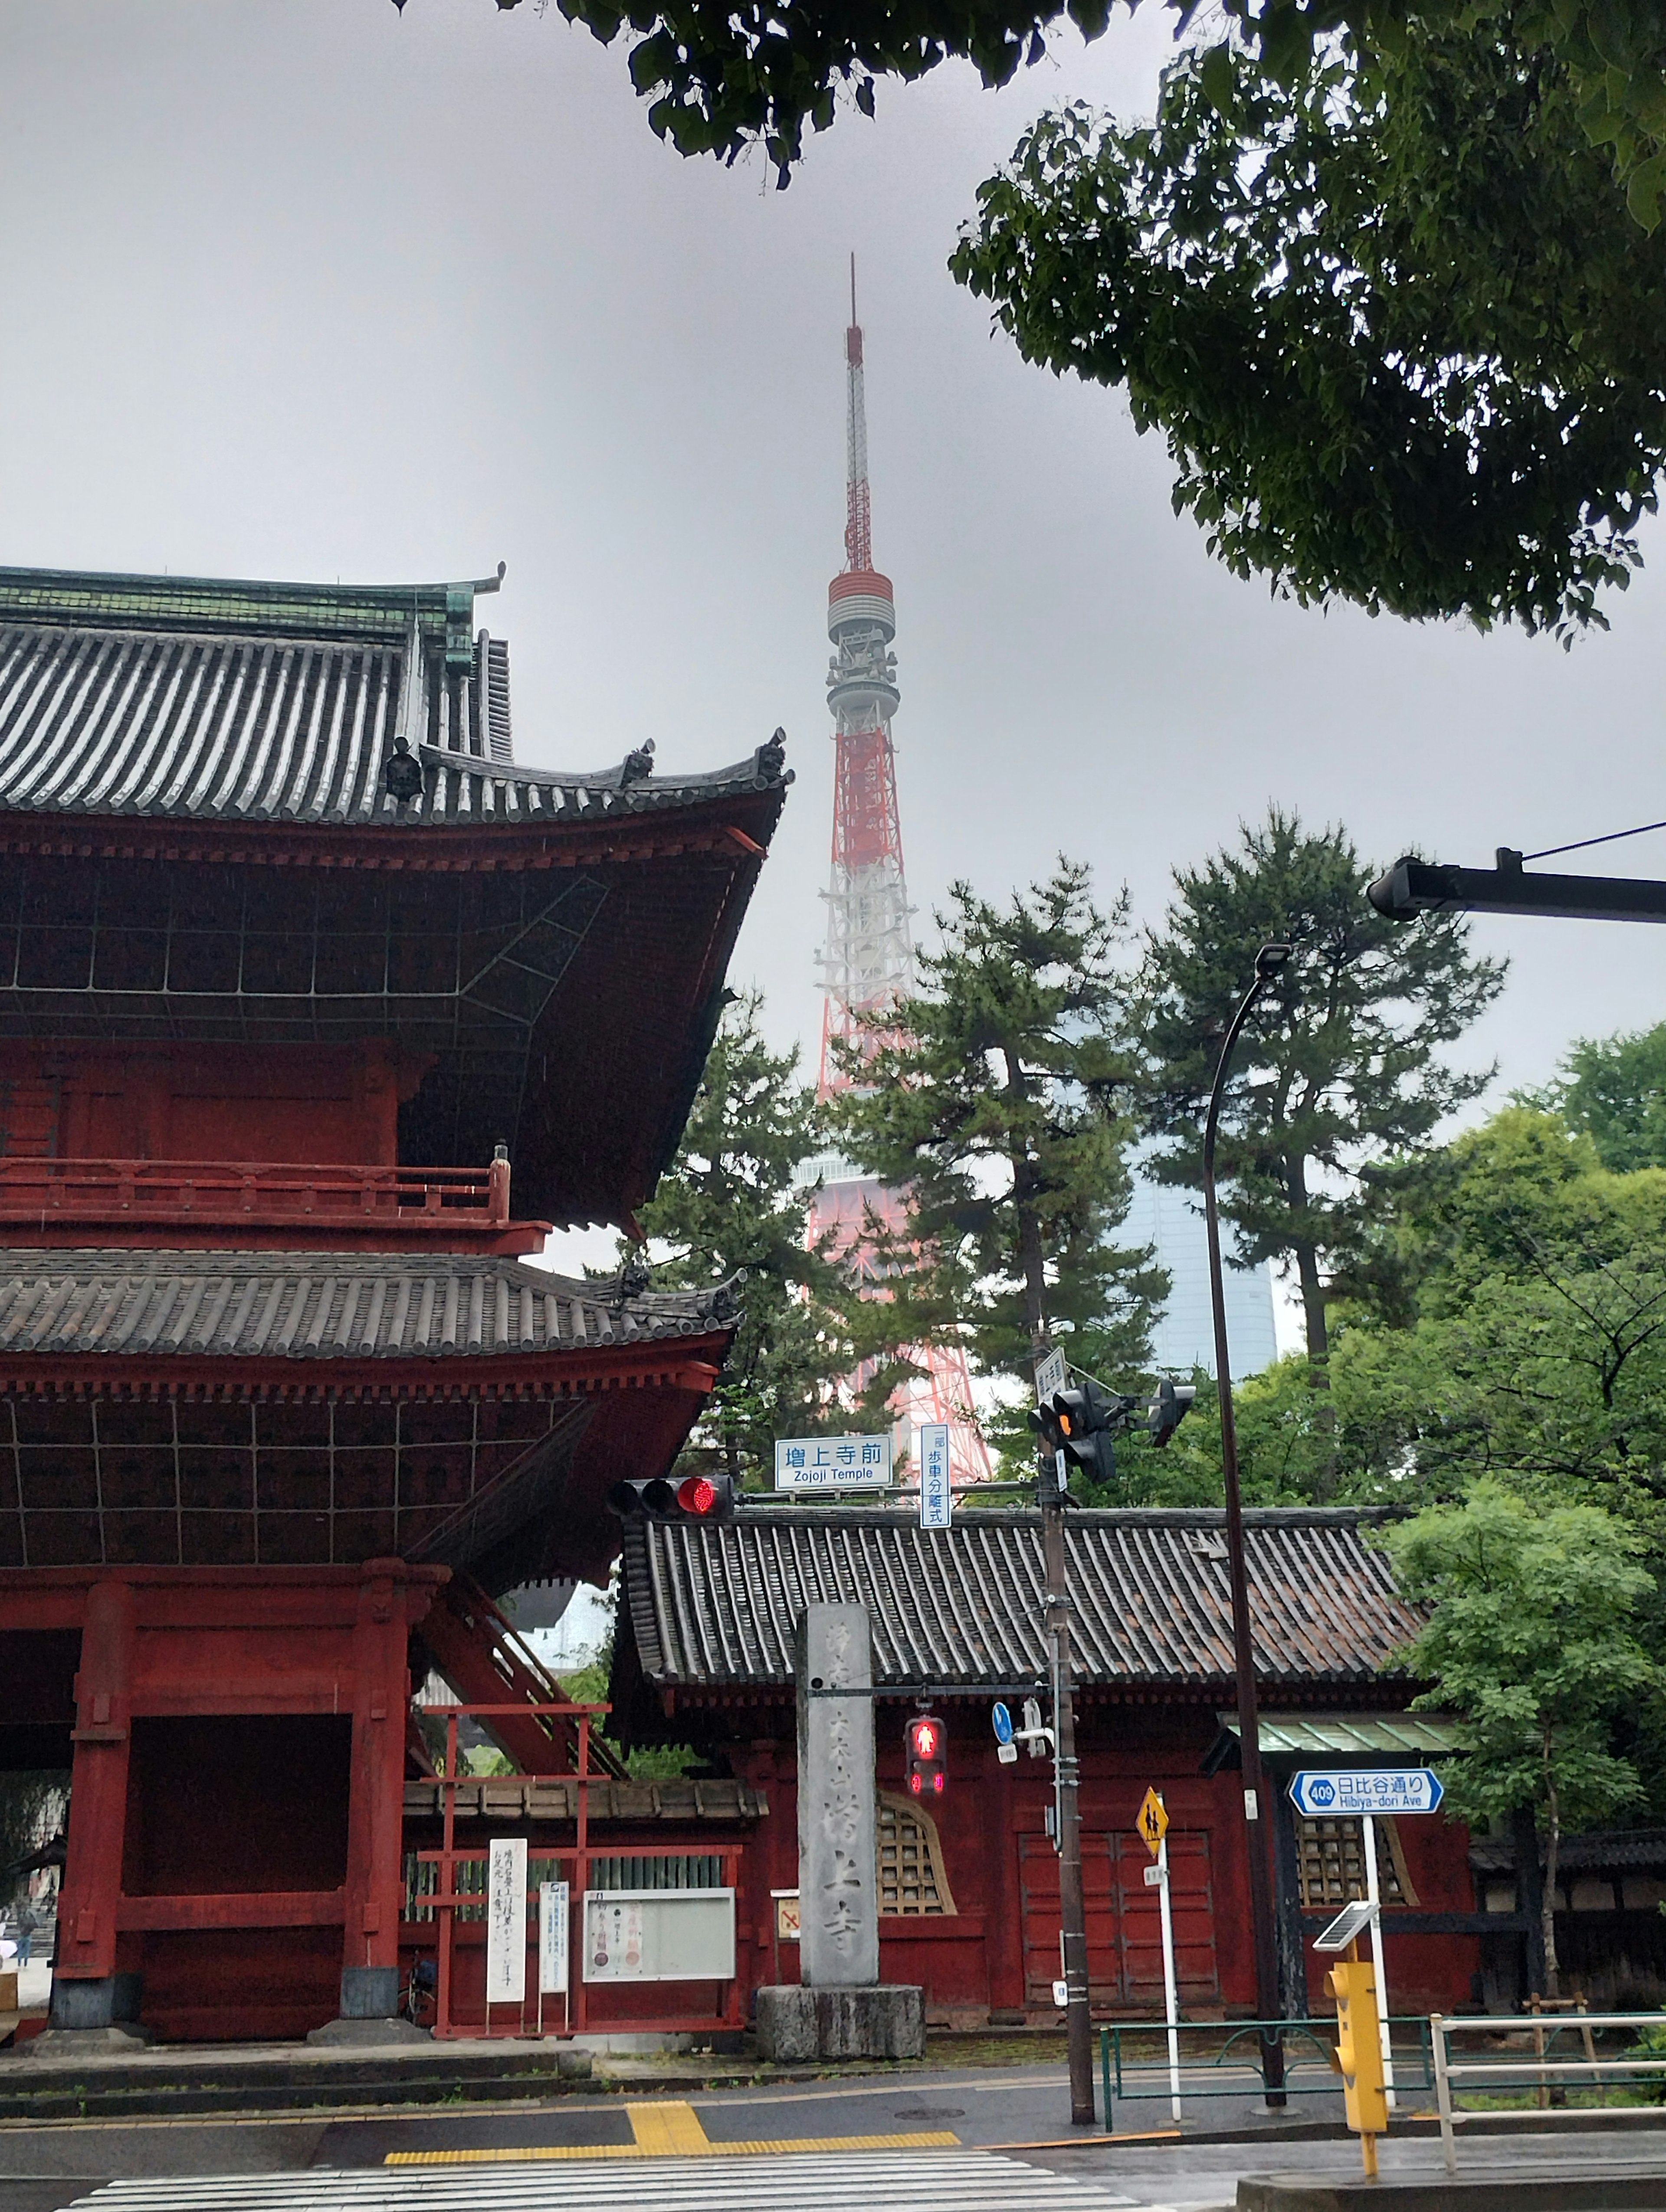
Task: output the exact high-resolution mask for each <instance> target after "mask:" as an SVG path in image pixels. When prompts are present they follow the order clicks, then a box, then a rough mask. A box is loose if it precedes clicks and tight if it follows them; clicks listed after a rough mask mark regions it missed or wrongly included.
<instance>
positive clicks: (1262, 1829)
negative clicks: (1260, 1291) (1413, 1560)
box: [1203, 945, 1293, 2106]
mask: <svg viewBox="0 0 1666 2212" xmlns="http://www.w3.org/2000/svg"><path fill="white" fill-rule="evenodd" d="M1292 950H1293V947H1292V946H1290V945H1262V948H1261V950H1260V951H1259V952H1257V953H1256V980H1255V981H1254V982H1253V983H1251V985H1250V986H1249V989H1248V990H1247V991H1246V992H1245V993H1244V994H1243V998H1242V999H1241V1000H1239V1002H1238V1007H1237V1012H1236V1013H1235V1014H1234V1015H1233V1016H1232V1018H1231V1022H1230V1023H1229V1024H1228V1025H1227V1030H1226V1035H1225V1037H1224V1038H1223V1039H1222V1041H1221V1047H1220V1059H1219V1062H1218V1064H1217V1066H1216V1068H1215V1079H1214V1083H1213V1087H1212V1088H1211V1090H1210V1092H1209V1111H1208V1116H1207V1120H1206V1121H1205V1122H1204V1125H1203V1212H1204V1218H1205V1220H1206V1222H1207V1225H1208V1231H1209V1291H1210V1297H1211V1299H1212V1301H1213V1306H1214V1322H1215V1388H1216V1389H1217V1391H1218V1393H1219V1400H1220V1461H1221V1472H1222V1474H1223V1475H1224V1476H1225V1491H1226V1565H1227V1573H1228V1577H1229V1578H1230V1580H1231V1589H1232V1654H1233V1658H1234V1660H1235V1662H1236V1665H1237V1710H1238V1737H1239V1741H1240V1742H1241V1743H1242V1745H1243V1819H1244V1831H1245V1833H1244V1842H1245V1845H1246V1848H1247V1851H1248V1856H1249V1919H1250V1926H1251V1929H1253V1931H1254V1936H1255V1945H1256V2012H1257V2013H1258V2014H1259V2015H1260V2016H1261V2018H1262V2020H1263V2021H1273V2020H1278V2019H1280V2018H1281V2017H1282V2011H1281V2008H1280V2000H1279V1959H1278V1946H1277V1942H1276V1939H1275V1936H1274V1907H1273V1877H1272V1868H1271V1865H1270V1863H1269V1861H1268V1849H1269V1846H1270V1842H1271V1838H1270V1835H1269V1830H1270V1828H1271V1826H1272V1821H1271V1811H1272V1807H1271V1801H1270V1800H1269V1799H1268V1795H1267V1790H1266V1786H1265V1784H1264V1782H1263V1779H1262V1764H1261V1729H1260V1723H1259V1717H1258V1710H1257V1705H1256V1653H1255V1644H1254V1641H1253V1637H1254V1625H1253V1623H1252V1621H1251V1620H1250V1616H1249V1576H1248V1573H1247V1571H1246V1569H1245V1565H1244V1557H1243V1499H1242V1498H1241V1497H1240V1495H1239V1492H1238V1447H1237V1427H1236V1425H1235V1423H1234V1421H1233V1418H1232V1370H1231V1361H1230V1358H1229V1357H1228V1352H1227V1345H1226V1285H1225V1278H1224V1277H1223V1275H1222V1273H1221V1265H1220V1214H1219V1208H1218V1207H1217V1206H1216V1203H1215V1137H1216V1133H1217V1131H1218V1128H1219V1121H1220V1102H1221V1099H1222V1097H1223V1096H1224V1094H1225V1089H1226V1082H1227V1078H1228V1076H1229V1075H1230V1074H1231V1064H1232V1050H1233V1048H1234V1046H1236V1044H1237V1041H1238V1037H1239V1036H1240V1034H1241V1032H1242V1030H1243V1025H1244V1024H1245V1022H1247V1021H1248V1020H1249V1013H1250V1010H1251V1008H1252V1007H1253V1006H1255V1003H1256V1000H1257V999H1259V998H1260V996H1261V994H1262V992H1263V991H1264V990H1265V989H1266V988H1267V986H1268V984H1269V983H1270V982H1272V981H1274V978H1275V977H1276V976H1277V975H1280V974H1281V973H1282V972H1283V970H1284V969H1285V967H1286V964H1287V963H1288V962H1289V959H1290V957H1291V954H1292ZM1261 2046H1262V2051H1261V2057H1262V2086H1263V2088H1264V2090H1265V2093H1266V2097H1267V2101H1268V2105H1271V2106H1281V2105H1283V2104H1284V2102H1285V2090H1284V2044H1283V2040H1282V2039H1281V2038H1280V2035H1279V2033H1278V2031H1277V2030H1276V2029H1274V2028H1268V2027H1263V2028H1262V2033H1261Z"/></svg>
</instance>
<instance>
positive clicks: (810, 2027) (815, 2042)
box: [757, 1982, 926, 2064]
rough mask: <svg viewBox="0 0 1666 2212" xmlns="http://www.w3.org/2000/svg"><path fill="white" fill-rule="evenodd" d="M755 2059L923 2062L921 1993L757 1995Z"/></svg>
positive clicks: (892, 1987)
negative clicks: (861, 2059)
mask: <svg viewBox="0 0 1666 2212" xmlns="http://www.w3.org/2000/svg"><path fill="white" fill-rule="evenodd" d="M757 2055H758V2057H760V2058H768V2059H772V2060H774V2061H775V2062H776V2063H778V2064H784V2063H789V2062H796V2063H800V2064H802V2063H805V2062H806V2061H815V2060H818V2059H824V2058H923V2057H925V2055H926V1992H925V1991H924V1990H923V1989H921V1988H919V1987H917V1986H916V1985H915V1984H913V1983H910V1982H878V1983H875V1984H873V1985H871V1986H870V1987H868V1988H866V1989H830V1990H811V1989H806V1988H804V1987H803V1986H802V1985H801V1984H797V1983H790V1982H789V1983H787V1984H781V1985H778V1986H777V1987H775V1988H773V1989H762V1990H759V1991H758V1993H757Z"/></svg>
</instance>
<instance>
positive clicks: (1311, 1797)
mask: <svg viewBox="0 0 1666 2212" xmlns="http://www.w3.org/2000/svg"><path fill="white" fill-rule="evenodd" d="M1445 1795H1446V1792H1445V1790H1444V1789H1443V1788H1442V1787H1441V1784H1440V1778H1439V1776H1438V1775H1437V1774H1435V1773H1433V1772H1432V1771H1431V1770H1430V1769H1429V1768H1428V1767H1426V1766H1364V1767H1358V1768H1353V1769H1350V1770H1347V1771H1341V1772H1337V1773H1330V1772H1327V1773H1323V1774H1315V1773H1307V1772H1304V1773H1301V1774H1298V1775H1296V1776H1294V1777H1293V1778H1292V1781H1291V1784H1290V1796H1291V1800H1292V1803H1293V1804H1294V1805H1295V1808H1296V1810H1297V1811H1298V1813H1304V1814H1306V1815H1307V1817H1308V1818H1309V1820H1322V1819H1323V1818H1325V1817H1326V1816H1327V1815H1329V1816H1332V1817H1335V1816H1337V1815H1342V1816H1348V1815H1353V1816H1356V1817H1357V1816H1358V1815H1359V1814H1362V1813H1369V1814H1375V1815H1376V1816H1377V1817H1378V1818H1381V1817H1383V1815H1385V1814H1406V1813H1432V1812H1433V1811H1434V1810H1435V1808H1437V1806H1438V1804H1439V1803H1440V1801H1441V1799H1442V1798H1443V1797H1444V1796H1445Z"/></svg>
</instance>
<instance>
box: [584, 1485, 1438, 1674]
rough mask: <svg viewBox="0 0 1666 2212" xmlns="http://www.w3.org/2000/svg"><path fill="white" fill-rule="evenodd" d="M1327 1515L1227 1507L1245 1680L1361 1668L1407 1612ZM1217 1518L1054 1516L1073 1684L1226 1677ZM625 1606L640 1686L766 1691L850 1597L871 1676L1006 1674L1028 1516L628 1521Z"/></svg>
mask: <svg viewBox="0 0 1666 2212" xmlns="http://www.w3.org/2000/svg"><path fill="white" fill-rule="evenodd" d="M1373 1517H1374V1516H1371V1515H1370V1514H1369V1513H1365V1514H1362V1513H1359V1512H1356V1511H1353V1510H1342V1509H1335V1508H1332V1509H1322V1510H1266V1511H1257V1512H1251V1513H1249V1514H1247V1515H1246V1516H1245V1521H1246V1524H1247V1541H1248V1551H1249V1574H1250V1595H1251V1604H1252V1607H1253V1609H1254V1613H1255V1620H1256V1668H1257V1672H1258V1674H1259V1675H1260V1677H1261V1679H1262V1681H1263V1683H1266V1684H1268V1685H1273V1684H1278V1685H1281V1686H1289V1687H1294V1686H1297V1685H1322V1684H1334V1685H1337V1686H1341V1685H1343V1684H1347V1685H1352V1686H1359V1685H1361V1684H1363V1683H1365V1682H1367V1681H1371V1680H1376V1679H1377V1675H1378V1674H1379V1672H1380V1670H1381V1669H1382V1668H1383V1665H1384V1663H1385V1662H1387V1661H1388V1660H1389V1657H1390V1655H1391V1654H1392V1653H1393V1652H1394V1650H1395V1648H1396V1647H1397V1646H1398V1645H1400V1644H1403V1643H1404V1642H1405V1641H1406V1639H1407V1638H1408V1637H1409V1636H1411V1635H1413V1634H1414V1633H1415V1632H1416V1630H1417V1628H1418V1626H1420V1620H1419V1617H1418V1615H1417V1614H1416V1613H1414V1612H1413V1611H1412V1609H1411V1608H1410V1607H1408V1605H1407V1604H1406V1603H1405V1602H1404V1601H1402V1599H1401V1598H1400V1597H1399V1596H1398V1595H1397V1594H1396V1593H1395V1588H1394V1582H1393V1578H1392V1576H1391V1574H1390V1572H1389V1563H1388V1561H1387V1559H1385V1558H1384V1557H1383V1554H1382V1553H1380V1552H1376V1551H1372V1550H1371V1549H1369V1548H1367V1547H1366V1545H1365V1542H1364V1541H1362V1523H1366V1522H1370V1520H1371V1519H1372V1518H1373ZM1223 1527H1224V1516H1222V1515H1221V1514H1220V1513H1219V1512H1215V1511H1211V1510H1171V1511H1164V1510H1146V1511H1127V1512H1074V1513H1072V1514H1071V1516H1069V1519H1068V1521H1067V1523H1066V1532H1067V1550H1068V1558H1069V1564H1070V1582H1071V1590H1072V1595H1073V1597H1074V1600H1075V1605H1076V1626H1075V1632H1074V1647H1073V1648H1074V1650H1075V1655H1076V1663H1077V1668H1078V1672H1079V1678H1080V1679H1081V1680H1084V1681H1085V1682H1089V1683H1094V1682H1097V1683H1101V1684H1104V1685H1106V1686H1130V1687H1137V1686H1140V1685H1142V1684H1150V1685H1152V1686H1157V1685H1164V1686H1172V1685H1173V1684H1175V1683H1176V1682H1177V1681H1183V1682H1195V1683H1196V1684H1199V1685H1200V1686H1201V1685H1202V1684H1205V1683H1207V1684H1211V1685H1219V1684H1220V1683H1222V1682H1224V1681H1225V1680H1228V1679H1229V1678H1230V1677H1231V1673H1232V1647H1231V1599H1230V1596H1229V1593H1228V1589H1227V1581H1226V1564H1225V1542H1224V1541H1223V1538H1222V1534H1221V1531H1222V1528H1223ZM624 1574H625V1600H626V1604H627V1607H628V1608H629V1620H630V1624H631V1630H632V1633H633V1636H634V1638H635V1645H636V1650H637V1654H638V1656H639V1658H640V1660H641V1668H642V1671H643V1674H645V1675H646V1676H647V1678H648V1681H649V1682H650V1683H652V1684H653V1685H654V1686H656V1687H670V1686H674V1685H686V1686H689V1687H690V1688H698V1687H702V1686H710V1687H712V1688H717V1687H718V1686H722V1685H730V1684H733V1685H740V1684H745V1685H749V1686H757V1687H763V1686H767V1685H772V1684H781V1685H785V1684H786V1683H787V1682H788V1681H790V1680H791V1678H792V1671H793V1668H792V1639H793V1621H794V1620H795V1619H796V1617H797V1615H798V1613H800V1611H801V1609H802V1608H803V1607H804V1606H805V1605H806V1603H811V1602H827V1601H850V1600H855V1601H860V1602H861V1603H862V1604H865V1605H866V1607H867V1608H868V1612H869V1614H870V1617H871V1619H872V1620H873V1656H874V1673H875V1679H876V1680H879V1681H886V1682H899V1683H900V1682H909V1681H916V1682H917V1681H922V1680H928V1681H934V1682H944V1683H957V1684H958V1683H963V1682H964V1684H965V1685H966V1686H968V1687H969V1688H970V1687H974V1686H976V1685H978V1684H980V1683H992V1682H1008V1683H1016V1682H1020V1681H1025V1680H1032V1679H1036V1678H1037V1677H1039V1676H1040V1675H1041V1674H1042V1673H1043V1671H1044V1668H1045V1663H1046V1661H1045V1648H1044V1640H1043V1625H1042V1624H1043V1595H1044V1592H1045V1589H1046V1583H1045V1577H1044V1573H1043V1563H1042V1534H1041V1521H1040V1517H1039V1516H1038V1515H1037V1514H1034V1513H1024V1512H1012V1511H988V1512H985V1511H977V1510H971V1511H963V1512H961V1513H960V1514H959V1515H958V1516H957V1518H956V1521H955V1525H954V1527H953V1528H952V1529H948V1530H943V1531H932V1532H927V1531H926V1530H923V1529H921V1528H920V1527H919V1525H918V1523H917V1522H916V1521H915V1520H914V1519H913V1518H912V1517H911V1516H905V1515H903V1514H900V1513H897V1512H895V1511H884V1510H850V1509H848V1508H847V1509H840V1508H836V1507H832V1508H828V1509H819V1508H816V1507H793V1508H785V1509H782V1508H763V1509H757V1508H752V1509H743V1510H742V1513H741V1516H740V1519H739V1522H737V1523H736V1524H735V1525H733V1527H729V1528H704V1527H699V1526H691V1525H669V1526H661V1525H658V1524H652V1523H650V1524H648V1525H647V1526H643V1525H641V1524H632V1525H630V1526H629V1527H628V1528H627V1531H626V1538H625V1553H624Z"/></svg>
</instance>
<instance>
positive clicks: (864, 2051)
mask: <svg viewBox="0 0 1666 2212" xmlns="http://www.w3.org/2000/svg"><path fill="white" fill-rule="evenodd" d="M793 1660H794V1671H795V1674H796V1678H797V1685H798V1707H799V1782H798V1795H799V1929H800V1936H799V1972H800V1976H801V1977H802V1980H801V1983H800V1985H799V1986H797V1987H793V1986H791V1985H787V1986H784V1987H781V1988H775V1989H761V1990H759V1991H758V1993H757V2043H758V2051H759V2055H760V2056H761V2057H765V2058H771V2059H775V2060H791V2059H800V2060H804V2059H820V2058H922V2057H924V2056H925V2050H926V2009H925V1992H924V1990H921V1989H920V1988H918V1987H916V1986H915V1985H913V1984H902V1983H898V1984H884V1983H882V1982H881V1981H880V1979H879V1880H878V1867H877V1859H876V1846H875V1792H874V1780H873V1699H872V1698H870V1697H864V1696H860V1695H857V1696H839V1695H836V1694H832V1695H830V1694H829V1692H840V1691H856V1692H861V1691H866V1690H869V1689H871V1688H872V1686H873V1661H872V1656H871V1642H870V1638H869V1634H868V1620H867V1612H866V1607H863V1606H860V1605H812V1606H807V1607H806V1608H805V1610H804V1612H803V1613H800V1616H799V1619H798V1622H797V1625H796V1629H795V1632H794V1637H793Z"/></svg>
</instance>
